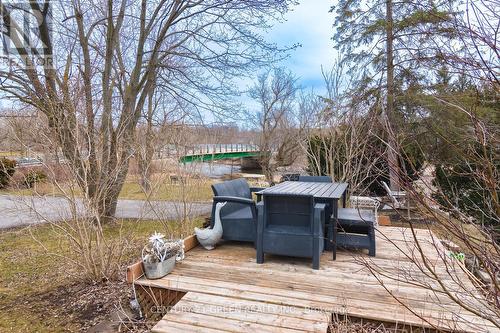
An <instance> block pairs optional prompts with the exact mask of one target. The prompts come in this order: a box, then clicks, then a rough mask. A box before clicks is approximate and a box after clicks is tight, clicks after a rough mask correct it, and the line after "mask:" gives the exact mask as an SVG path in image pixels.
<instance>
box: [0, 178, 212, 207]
mask: <svg viewBox="0 0 500 333" xmlns="http://www.w3.org/2000/svg"><path fill="white" fill-rule="evenodd" d="M212 183H213V182H212V181H208V180H206V181H197V182H192V183H190V184H187V185H185V186H182V185H178V184H170V183H169V182H163V183H160V184H157V185H156V186H155V189H154V190H153V192H152V193H151V194H150V195H146V194H145V193H144V191H143V190H142V189H141V187H140V186H139V184H138V183H137V182H132V181H129V182H126V183H125V184H124V186H123V189H122V191H121V193H120V199H131V200H146V199H149V200H165V201H178V200H179V198H181V197H182V192H185V193H189V200H190V201H192V202H207V201H211V200H212V196H213V194H212V189H211V188H210V185H211V184H212ZM65 190H69V189H65ZM72 192H74V193H75V196H77V197H81V196H82V194H81V192H80V190H78V189H73V190H72ZM0 193H4V194H11V195H27V196H31V195H36V196H45V195H49V196H63V193H62V192H61V190H60V188H59V187H58V186H56V185H55V184H53V183H50V182H46V183H40V184H37V185H36V187H35V188H33V189H28V188H9V189H6V190H2V191H0Z"/></svg>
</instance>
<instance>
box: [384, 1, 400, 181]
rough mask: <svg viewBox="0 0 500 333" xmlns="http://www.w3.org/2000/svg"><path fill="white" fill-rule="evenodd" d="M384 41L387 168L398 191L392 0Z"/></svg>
mask: <svg viewBox="0 0 500 333" xmlns="http://www.w3.org/2000/svg"><path fill="white" fill-rule="evenodd" d="M386 20H387V24H386V40H387V47H386V52H387V105H386V115H385V122H386V127H387V128H386V129H387V142H388V147H387V164H388V166H389V181H390V187H391V189H392V190H399V188H400V184H399V159H398V151H397V144H396V137H395V136H396V133H395V132H396V131H395V129H396V124H395V117H394V55H393V40H394V34H393V26H394V21H393V17H392V0H386Z"/></svg>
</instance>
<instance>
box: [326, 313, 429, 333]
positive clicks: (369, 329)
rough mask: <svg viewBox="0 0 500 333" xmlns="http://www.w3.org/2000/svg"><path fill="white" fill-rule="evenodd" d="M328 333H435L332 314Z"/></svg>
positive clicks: (406, 326)
mask: <svg viewBox="0 0 500 333" xmlns="http://www.w3.org/2000/svg"><path fill="white" fill-rule="evenodd" d="M328 332H329V333H436V331H435V330H433V329H424V328H421V327H413V326H409V325H405V324H398V323H383V322H379V321H374V320H368V319H363V318H353V317H349V316H345V315H337V314H334V315H333V316H332V321H331V323H330V325H329V326H328Z"/></svg>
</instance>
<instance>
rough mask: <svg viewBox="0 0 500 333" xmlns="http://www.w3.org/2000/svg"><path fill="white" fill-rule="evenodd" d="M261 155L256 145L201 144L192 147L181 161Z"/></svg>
mask: <svg viewBox="0 0 500 333" xmlns="http://www.w3.org/2000/svg"><path fill="white" fill-rule="evenodd" d="M259 155H260V150H259V148H258V147H257V146H256V145H247V144H216V145H199V146H197V147H194V148H192V149H191V150H189V151H188V152H186V154H185V155H184V156H182V157H181V158H180V159H179V162H181V163H190V162H205V161H214V160H224V159H230V158H243V157H255V156H259Z"/></svg>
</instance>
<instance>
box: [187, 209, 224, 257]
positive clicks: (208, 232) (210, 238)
mask: <svg viewBox="0 0 500 333" xmlns="http://www.w3.org/2000/svg"><path fill="white" fill-rule="evenodd" d="M226 203H227V202H218V203H217V204H216V205H215V214H214V217H215V223H214V227H213V228H212V229H210V228H205V229H200V228H196V227H195V228H194V233H195V234H196V238H197V239H198V242H200V244H201V246H203V247H204V248H205V249H207V250H213V249H214V247H215V244H217V242H218V241H219V240H220V239H221V238H222V222H221V220H220V210H221V209H222V207H224V206H225V205H226Z"/></svg>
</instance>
